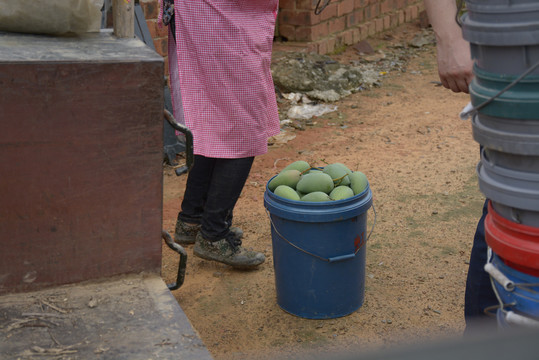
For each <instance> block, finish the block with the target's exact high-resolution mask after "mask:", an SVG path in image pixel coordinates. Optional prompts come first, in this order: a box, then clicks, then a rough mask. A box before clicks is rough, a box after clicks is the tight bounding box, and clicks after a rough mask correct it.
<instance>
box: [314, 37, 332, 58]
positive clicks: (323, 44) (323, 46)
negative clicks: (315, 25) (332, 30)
mask: <svg viewBox="0 0 539 360" xmlns="http://www.w3.org/2000/svg"><path fill="white" fill-rule="evenodd" d="M316 45H317V46H316V52H317V53H318V54H321V55H325V54H327V53H328V52H329V51H328V41H327V40H323V41H319V42H318V43H316Z"/></svg>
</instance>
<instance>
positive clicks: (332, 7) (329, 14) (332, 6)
mask: <svg viewBox="0 0 539 360" xmlns="http://www.w3.org/2000/svg"><path fill="white" fill-rule="evenodd" d="M337 7H338V6H337V3H334V2H331V3H329V5H328V6H327V7H326V8H325V9H324V11H322V13H321V14H320V21H326V20H329V19H331V18H333V17H335V16H337Z"/></svg>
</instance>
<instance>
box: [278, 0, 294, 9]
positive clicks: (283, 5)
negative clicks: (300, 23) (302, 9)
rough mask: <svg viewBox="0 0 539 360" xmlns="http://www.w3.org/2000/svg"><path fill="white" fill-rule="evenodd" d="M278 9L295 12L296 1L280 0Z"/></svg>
mask: <svg viewBox="0 0 539 360" xmlns="http://www.w3.org/2000/svg"><path fill="white" fill-rule="evenodd" d="M279 9H287V10H296V0H280V1H279Z"/></svg>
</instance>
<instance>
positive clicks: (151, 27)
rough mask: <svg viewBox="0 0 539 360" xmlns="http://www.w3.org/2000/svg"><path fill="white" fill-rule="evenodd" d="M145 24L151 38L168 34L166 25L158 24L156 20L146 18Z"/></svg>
mask: <svg viewBox="0 0 539 360" xmlns="http://www.w3.org/2000/svg"><path fill="white" fill-rule="evenodd" d="M146 25H147V26H148V31H149V32H150V36H151V37H152V39H155V38H162V37H167V36H168V26H159V23H158V22H157V20H153V19H152V20H146Z"/></svg>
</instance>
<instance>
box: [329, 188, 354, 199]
mask: <svg viewBox="0 0 539 360" xmlns="http://www.w3.org/2000/svg"><path fill="white" fill-rule="evenodd" d="M352 196H354V191H353V190H352V189H351V188H350V187H348V186H345V185H340V186H337V187H336V188H335V189H333V190H332V191H331V192H330V193H329V197H330V198H331V200H342V199H347V198H349V197H352Z"/></svg>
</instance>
